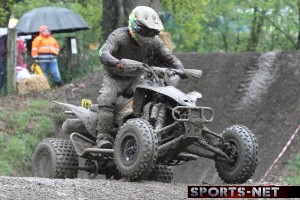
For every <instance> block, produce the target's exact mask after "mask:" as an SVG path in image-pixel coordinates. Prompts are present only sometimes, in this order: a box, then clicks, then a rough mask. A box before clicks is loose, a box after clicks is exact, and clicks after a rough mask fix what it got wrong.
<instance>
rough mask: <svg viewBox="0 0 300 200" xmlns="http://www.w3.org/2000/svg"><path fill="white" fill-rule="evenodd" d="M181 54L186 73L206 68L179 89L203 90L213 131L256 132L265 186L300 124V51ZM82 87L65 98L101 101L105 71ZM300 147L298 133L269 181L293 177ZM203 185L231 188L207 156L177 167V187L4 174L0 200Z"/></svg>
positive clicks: (113, 195)
mask: <svg viewBox="0 0 300 200" xmlns="http://www.w3.org/2000/svg"><path fill="white" fill-rule="evenodd" d="M177 56H178V58H180V60H181V61H182V62H183V64H184V66H185V67H186V68H196V69H202V70H203V77H202V79H201V80H199V81H195V80H184V81H182V83H181V84H180V86H179V87H180V88H181V89H183V91H185V92H188V91H199V92H200V93H202V95H203V99H202V100H201V105H202V106H209V107H211V108H212V109H213V110H214V112H215V119H214V122H212V123H211V124H209V125H208V127H209V128H210V129H211V130H212V131H214V132H218V133H220V132H222V130H224V129H225V128H226V127H228V126H230V125H233V124H242V125H245V126H247V127H249V128H250V129H251V130H252V131H253V132H254V134H255V135H256V137H257V141H258V144H259V149H260V157H259V163H258V167H257V170H256V173H255V174H254V176H253V181H254V182H258V181H260V179H261V178H262V176H263V175H264V174H265V172H266V171H267V169H268V168H269V167H270V165H271V164H272V163H273V161H274V160H275V158H276V157H277V156H278V154H279V153H280V152H281V150H282V149H283V147H284V146H285V144H286V143H287V141H288V140H289V138H290V137H291V135H292V134H293V133H294V131H295V130H296V128H297V127H298V125H299V123H300V90H299V86H300V52H266V53H212V54H198V53H181V54H177ZM80 82H83V83H84V84H85V85H86V87H85V89H76V90H73V91H71V90H70V89H69V88H68V87H64V89H63V90H61V91H60V92H63V93H64V94H67V96H66V98H65V99H64V100H65V101H66V102H68V103H75V104H78V105H79V104H80V99H81V98H90V99H92V100H93V102H96V98H97V95H98V90H99V87H100V83H101V73H96V74H93V75H89V76H87V77H85V78H83V79H82V80H80V81H78V83H80ZM299 145H300V136H299V135H297V136H296V137H295V139H294V140H293V142H292V143H291V145H290V146H289V148H288V149H287V151H286V152H285V154H284V155H283V157H282V158H281V159H280V160H279V161H278V163H277V164H276V165H275V166H274V168H273V170H272V171H271V172H270V174H269V175H268V177H267V180H268V181H273V182H277V181H279V180H280V179H281V178H284V177H285V176H286V174H288V173H287V172H288V171H289V168H288V160H291V159H294V158H295V156H296V154H297V153H298V149H299ZM203 181H205V182H208V183H212V184H223V183H222V182H221V180H220V179H219V178H218V175H217V173H216V171H215V168H214V162H213V161H211V160H208V159H204V158H199V159H198V160H197V161H194V162H190V163H187V164H184V165H181V166H178V167H176V169H175V180H174V183H172V184H162V183H156V182H139V183H130V182H126V181H105V180H101V179H96V180H87V179H76V180H69V179H68V180H49V179H36V178H13V177H0V199H82V200H83V199H184V198H186V197H187V196H186V195H187V185H191V184H202V182H203Z"/></svg>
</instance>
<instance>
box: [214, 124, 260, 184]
mask: <svg viewBox="0 0 300 200" xmlns="http://www.w3.org/2000/svg"><path fill="white" fill-rule="evenodd" d="M222 137H223V138H224V139H225V143H229V144H230V145H229V146H230V147H229V148H223V151H224V152H225V153H226V154H227V155H228V156H229V157H234V159H235V160H236V162H235V163H232V164H229V163H225V162H221V161H216V165H215V166H216V169H217V172H218V174H219V176H220V177H221V179H222V180H223V181H224V182H225V183H229V184H231V183H245V182H246V181H247V180H249V179H250V178H251V177H252V175H253V174H254V172H255V170H256V166H257V162H258V144H257V141H256V137H255V135H254V134H253V133H252V131H251V130H250V129H248V128H247V127H245V126H242V125H233V126H230V127H228V128H226V129H225V130H224V131H223V133H222ZM231 147H232V148H231ZM234 151H236V153H234Z"/></svg>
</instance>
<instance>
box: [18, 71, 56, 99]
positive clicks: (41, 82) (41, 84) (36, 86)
mask: <svg viewBox="0 0 300 200" xmlns="http://www.w3.org/2000/svg"><path fill="white" fill-rule="evenodd" d="M46 90H50V85H49V83H48V81H47V78H46V77H45V76H43V75H38V74H34V75H32V76H31V78H24V79H22V80H20V81H19V83H18V91H19V93H20V94H27V93H29V92H44V91H46Z"/></svg>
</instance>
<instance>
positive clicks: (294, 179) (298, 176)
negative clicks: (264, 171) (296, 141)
mask: <svg viewBox="0 0 300 200" xmlns="http://www.w3.org/2000/svg"><path fill="white" fill-rule="evenodd" d="M289 169H290V176H289V177H288V178H287V179H286V182H287V183H288V184H290V185H299V184H300V154H298V155H297V157H296V159H295V161H292V162H289Z"/></svg>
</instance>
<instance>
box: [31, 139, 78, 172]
mask: <svg viewBox="0 0 300 200" xmlns="http://www.w3.org/2000/svg"><path fill="white" fill-rule="evenodd" d="M78 160H79V159H78V155H77V154H76V152H75V150H74V148H73V146H72V145H71V142H70V141H69V140H64V139H58V138H47V139H44V140H43V141H42V142H40V143H39V144H38V146H37V147H36V149H35V151H34V154H33V158H32V164H31V173H32V176H34V177H45V178H77V175H78V165H79V161H78Z"/></svg>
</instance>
